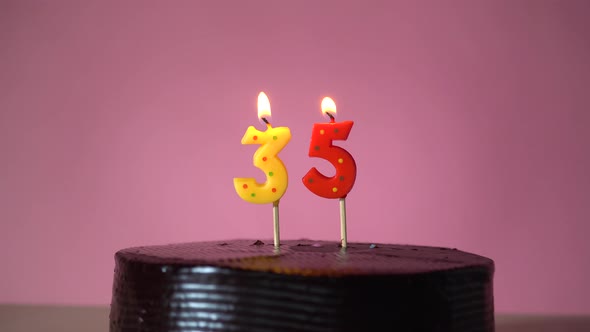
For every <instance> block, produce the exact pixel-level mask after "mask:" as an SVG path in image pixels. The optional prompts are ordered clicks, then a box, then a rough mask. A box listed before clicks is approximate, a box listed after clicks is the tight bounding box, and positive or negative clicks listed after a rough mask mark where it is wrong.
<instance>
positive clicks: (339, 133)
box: [303, 97, 356, 248]
mask: <svg viewBox="0 0 590 332" xmlns="http://www.w3.org/2000/svg"><path fill="white" fill-rule="evenodd" d="M321 107H322V113H323V114H325V115H327V116H328V117H329V118H330V122H329V123H315V124H314V125H313V131H312V136H311V143H310V145H309V156H310V157H317V158H322V159H325V160H327V161H329V162H330V163H331V164H332V165H333V166H334V168H335V169H336V174H335V175H334V176H332V177H327V176H325V175H323V174H322V173H320V172H319V171H318V170H317V169H316V168H315V167H313V168H312V169H310V170H309V171H308V172H307V174H305V176H304V177H303V184H304V185H305V186H306V187H307V189H309V190H310V191H311V192H312V193H314V194H316V195H318V196H320V197H324V198H338V199H339V202H340V232H341V234H340V235H341V241H342V247H343V248H346V246H347V236H346V201H345V199H346V195H348V193H349V192H350V190H351V189H352V186H353V185H354V181H355V179H356V163H355V162H354V159H353V158H352V156H351V155H350V153H348V151H346V150H345V149H343V148H340V147H338V146H334V145H333V144H332V141H334V140H346V139H347V138H348V134H349V133H350V130H351V129H352V125H353V124H354V122H352V121H343V122H335V116H336V103H334V101H333V100H332V99H331V98H330V97H325V98H324V99H323V100H322V104H321Z"/></svg>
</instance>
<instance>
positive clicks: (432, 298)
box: [110, 240, 494, 332]
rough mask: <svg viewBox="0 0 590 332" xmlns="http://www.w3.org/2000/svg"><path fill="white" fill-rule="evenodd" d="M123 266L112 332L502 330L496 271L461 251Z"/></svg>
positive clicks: (185, 253)
mask: <svg viewBox="0 0 590 332" xmlns="http://www.w3.org/2000/svg"><path fill="white" fill-rule="evenodd" d="M115 263H116V264H115V273H114V282H113V293H112V302H111V312H110V331H111V332H119V331H120V332H123V331H127V332H131V331H152V332H164V331H224V332H225V331H247V332H256V331H264V332H267V331H268V332H289V331H298V332H308V331H309V332H311V331H314V332H316V331H317V332H328V331H351V332H352V331H354V332H363V331H383V330H385V331H428V332H435V331H436V332H451V331H452V332H460V331H461V332H463V331H481V332H492V331H494V301H493V274H494V262H493V261H492V260H491V259H489V258H486V257H482V256H479V255H476V254H472V253H468V252H464V251H461V250H457V249H451V248H438V247H427V246H412V245H394V244H380V243H375V244H372V243H354V242H353V243H348V247H347V248H346V249H344V248H341V247H340V243H338V242H328V241H312V240H297V241H296V240H287V241H282V242H281V246H280V249H275V247H274V246H273V245H272V241H259V240H231V241H215V242H195V243H181V244H170V245H162V246H146V247H136V248H128V249H123V250H120V251H118V252H117V253H116V254H115Z"/></svg>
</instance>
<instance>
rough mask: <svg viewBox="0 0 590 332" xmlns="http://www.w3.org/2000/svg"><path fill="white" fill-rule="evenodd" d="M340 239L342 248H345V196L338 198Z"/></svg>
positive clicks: (346, 242)
mask: <svg viewBox="0 0 590 332" xmlns="http://www.w3.org/2000/svg"><path fill="white" fill-rule="evenodd" d="M339 201H340V240H341V241H342V248H346V246H347V245H348V241H347V239H346V198H344V197H343V198H340V199H339Z"/></svg>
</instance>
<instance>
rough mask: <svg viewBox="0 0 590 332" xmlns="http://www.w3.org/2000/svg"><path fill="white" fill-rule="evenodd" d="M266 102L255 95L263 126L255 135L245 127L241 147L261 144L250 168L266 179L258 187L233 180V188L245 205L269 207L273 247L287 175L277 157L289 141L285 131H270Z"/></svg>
mask: <svg viewBox="0 0 590 332" xmlns="http://www.w3.org/2000/svg"><path fill="white" fill-rule="evenodd" d="M270 115H271V113H270V101H269V100H268V97H267V96H266V94H265V93H264V92H260V94H259V95H258V118H259V119H261V120H262V121H264V123H265V124H266V126H267V129H266V130H265V131H263V132H262V131H259V130H257V129H256V128H254V127H253V126H250V127H248V129H247V130H246V133H245V134H244V137H242V144H261V145H262V146H261V147H259V148H258V150H256V152H255V153H254V158H253V161H254V166H256V167H258V168H259V169H261V170H262V171H263V172H264V174H265V175H266V182H264V183H258V182H256V180H255V179H254V178H234V187H235V189H236V192H237V193H238V195H239V196H240V197H241V198H242V199H243V200H245V201H246V202H250V203H256V204H268V203H272V204H273V226H274V245H275V247H278V246H279V200H280V199H281V197H282V196H283V194H285V191H286V190H287V184H288V178H289V177H288V174H287V169H286V168H285V165H284V164H283V162H282V161H281V159H279V157H278V153H279V152H280V151H281V150H282V149H283V148H284V147H285V146H286V145H287V143H289V141H290V140H291V131H290V129H289V128H288V127H277V128H273V127H272V126H271V124H270V122H269V121H268V119H267V118H268V117H270Z"/></svg>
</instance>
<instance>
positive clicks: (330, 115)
mask: <svg viewBox="0 0 590 332" xmlns="http://www.w3.org/2000/svg"><path fill="white" fill-rule="evenodd" d="M326 114H328V116H329V117H330V122H334V116H333V115H332V113H329V112H326Z"/></svg>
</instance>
